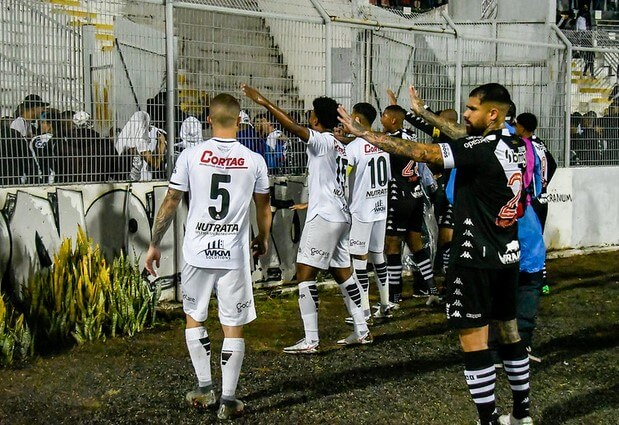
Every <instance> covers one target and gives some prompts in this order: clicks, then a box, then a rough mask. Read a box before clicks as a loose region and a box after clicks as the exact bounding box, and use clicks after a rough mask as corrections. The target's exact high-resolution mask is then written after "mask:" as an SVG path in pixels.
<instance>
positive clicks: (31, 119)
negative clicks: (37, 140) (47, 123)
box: [11, 94, 49, 139]
mask: <svg viewBox="0 0 619 425" xmlns="http://www.w3.org/2000/svg"><path fill="white" fill-rule="evenodd" d="M47 105H49V103H47V102H43V100H41V96H39V95H37V94H29V95H28V96H26V98H25V99H24V101H23V102H22V103H20V104H19V105H18V106H17V109H15V119H14V120H13V122H11V128H12V129H13V130H16V131H17V132H18V133H19V134H21V135H22V136H23V137H25V138H26V139H31V138H32V137H34V136H35V135H36V134H37V132H38V129H37V123H36V120H37V119H38V118H39V117H40V116H41V113H42V112H43V110H44V109H45V107H47Z"/></svg>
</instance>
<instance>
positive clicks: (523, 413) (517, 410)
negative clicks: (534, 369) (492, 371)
mask: <svg viewBox="0 0 619 425" xmlns="http://www.w3.org/2000/svg"><path fill="white" fill-rule="evenodd" d="M499 354H500V355H501V358H502V359H503V367H504V368H505V373H506V374H507V379H508V380H509V386H510V387H511V389H512V397H513V399H514V408H513V412H512V414H513V415H514V418H516V419H522V418H525V417H527V416H531V414H530V413H529V409H530V406H531V402H530V400H529V391H530V387H529V355H528V353H527V350H526V349H525V347H524V344H523V343H522V341H519V342H516V343H515V344H506V345H499Z"/></svg>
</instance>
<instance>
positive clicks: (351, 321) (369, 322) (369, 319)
mask: <svg viewBox="0 0 619 425" xmlns="http://www.w3.org/2000/svg"><path fill="white" fill-rule="evenodd" d="M344 322H346V323H347V324H349V325H354V324H355V320H354V319H353V318H352V317H347V318H346V319H344ZM365 323H366V324H367V325H368V326H372V325H373V324H374V322H373V321H372V316H368V317H366V318H365Z"/></svg>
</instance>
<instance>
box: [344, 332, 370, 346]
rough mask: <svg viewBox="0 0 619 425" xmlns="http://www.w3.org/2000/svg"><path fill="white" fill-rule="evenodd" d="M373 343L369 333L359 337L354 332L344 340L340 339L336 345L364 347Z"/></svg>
mask: <svg viewBox="0 0 619 425" xmlns="http://www.w3.org/2000/svg"><path fill="white" fill-rule="evenodd" d="M373 342H374V337H372V334H371V333H370V332H367V333H366V334H365V335H362V336H359V335H357V334H356V333H355V332H353V333H351V334H350V335H348V336H347V337H346V338H344V339H340V340H339V341H338V342H337V343H338V344H339V345H365V344H371V343H373Z"/></svg>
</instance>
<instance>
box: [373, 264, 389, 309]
mask: <svg viewBox="0 0 619 425" xmlns="http://www.w3.org/2000/svg"><path fill="white" fill-rule="evenodd" d="M370 261H371V262H372V264H374V277H375V278H376V286H377V287H378V294H379V295H380V303H381V304H382V305H388V304H389V285H388V283H389V282H388V279H387V263H386V262H385V256H384V255H383V253H382V252H380V253H379V252H370Z"/></svg>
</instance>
